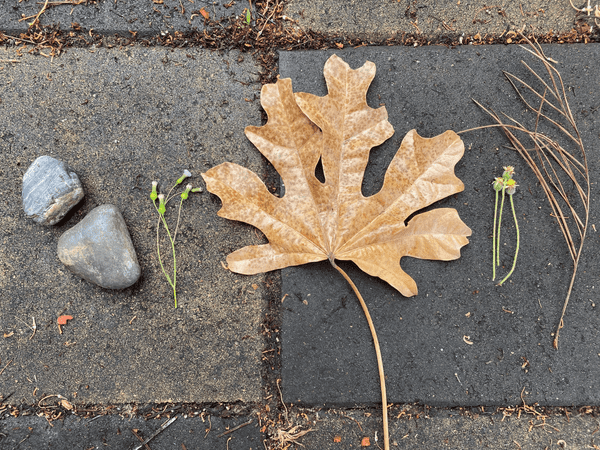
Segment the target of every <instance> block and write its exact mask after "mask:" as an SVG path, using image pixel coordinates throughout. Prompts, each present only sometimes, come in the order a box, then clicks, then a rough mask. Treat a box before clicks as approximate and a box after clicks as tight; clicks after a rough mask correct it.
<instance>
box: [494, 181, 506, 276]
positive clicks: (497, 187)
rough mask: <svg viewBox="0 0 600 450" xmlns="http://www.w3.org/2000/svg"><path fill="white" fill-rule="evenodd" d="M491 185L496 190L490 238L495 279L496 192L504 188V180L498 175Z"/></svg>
mask: <svg viewBox="0 0 600 450" xmlns="http://www.w3.org/2000/svg"><path fill="white" fill-rule="evenodd" d="M492 187H493V188H494V191H496V205H495V207H494V235H493V238H492V280H495V279H496V220H497V218H498V192H500V191H501V190H502V189H504V180H503V179H502V178H500V177H498V178H496V179H495V180H494V181H493V183H492Z"/></svg>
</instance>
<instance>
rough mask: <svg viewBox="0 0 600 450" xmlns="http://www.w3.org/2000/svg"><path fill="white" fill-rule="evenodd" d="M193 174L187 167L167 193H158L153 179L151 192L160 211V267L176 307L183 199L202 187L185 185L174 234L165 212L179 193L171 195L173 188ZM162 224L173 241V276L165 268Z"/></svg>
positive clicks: (157, 240)
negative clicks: (176, 244)
mask: <svg viewBox="0 0 600 450" xmlns="http://www.w3.org/2000/svg"><path fill="white" fill-rule="evenodd" d="M191 176H192V174H191V173H190V171H189V170H187V169H186V170H184V171H183V175H182V176H181V178H179V179H178V180H177V182H176V183H175V185H174V186H173V187H171V189H170V190H169V192H168V193H167V195H165V194H157V191H156V187H157V186H158V182H157V181H153V182H152V193H151V194H150V198H151V199H152V201H153V202H154V208H155V209H156V212H157V213H158V221H157V223H156V254H157V255H158V263H159V264H160V268H161V269H162V272H163V274H164V275H165V278H166V279H167V281H168V282H169V285H170V286H171V288H172V289H173V299H174V300H175V308H177V257H176V254H175V240H176V239H177V231H178V230H179V222H180V220H181V209H182V207H183V201H184V200H186V199H187V198H188V195H189V193H190V192H202V188H195V189H193V188H192V185H191V184H188V185H187V186H186V187H185V190H183V191H182V192H181V195H180V196H181V200H180V202H179V212H178V214H177V225H176V226H175V232H174V233H173V234H171V231H170V230H169V225H168V224H167V220H166V219H165V212H166V210H167V203H169V201H170V200H172V199H173V198H174V197H175V196H176V195H177V194H173V195H171V192H173V189H175V188H176V187H177V186H178V185H179V184H181V183H182V182H183V180H185V179H186V178H189V177H191ZM157 198H158V200H159V205H158V206H156V199H157ZM161 224H162V226H163V227H164V229H165V231H166V232H167V235H168V237H169V242H170V243H171V250H172V254H173V276H172V277H171V276H169V274H168V273H167V271H166V270H165V266H164V264H163V260H162V257H161V254H160V226H161Z"/></svg>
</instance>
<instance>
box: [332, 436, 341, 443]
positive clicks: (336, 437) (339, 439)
mask: <svg viewBox="0 0 600 450" xmlns="http://www.w3.org/2000/svg"><path fill="white" fill-rule="evenodd" d="M333 442H335V443H336V444H338V443H340V442H342V437H341V436H335V437H334V438H333Z"/></svg>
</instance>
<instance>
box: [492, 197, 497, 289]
mask: <svg viewBox="0 0 600 450" xmlns="http://www.w3.org/2000/svg"><path fill="white" fill-rule="evenodd" d="M497 215H498V191H496V205H495V206H494V235H493V237H492V281H494V280H495V279H496V218H497Z"/></svg>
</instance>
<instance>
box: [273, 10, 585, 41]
mask: <svg viewBox="0 0 600 450" xmlns="http://www.w3.org/2000/svg"><path fill="white" fill-rule="evenodd" d="M579 3H581V2H579ZM578 6H579V7H581V5H580V4H578ZM285 13H286V14H287V15H288V16H289V17H290V18H292V19H294V20H297V21H298V26H299V27H300V28H302V29H304V30H307V29H310V30H314V31H320V32H322V33H332V34H338V35H340V36H342V37H351V36H360V37H363V38H367V39H376V38H389V37H393V36H395V35H402V34H403V33H411V34H420V35H423V36H425V37H435V36H440V35H450V36H451V35H461V34H462V33H465V35H466V36H469V35H471V36H473V35H476V34H477V33H479V34H480V35H481V36H482V37H483V36H484V35H486V34H490V35H501V34H502V33H505V32H508V31H510V30H523V29H525V30H527V31H534V32H535V33H540V34H546V33H550V32H554V33H557V34H560V33H565V32H567V31H569V30H571V29H572V28H573V25H574V22H575V21H576V20H577V18H581V17H583V16H582V14H581V13H578V12H577V11H576V10H575V9H573V8H572V7H571V6H570V4H569V0H555V1H551V2H548V1H544V0H533V1H529V2H515V1H510V0H502V1H500V2H493V4H490V2H486V1H484V0H444V1H436V0H389V1H380V0H366V1H365V0H350V1H344V2H339V1H335V0H290V1H289V2H288V3H287V4H286V9H285ZM590 25H593V22H590Z"/></svg>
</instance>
